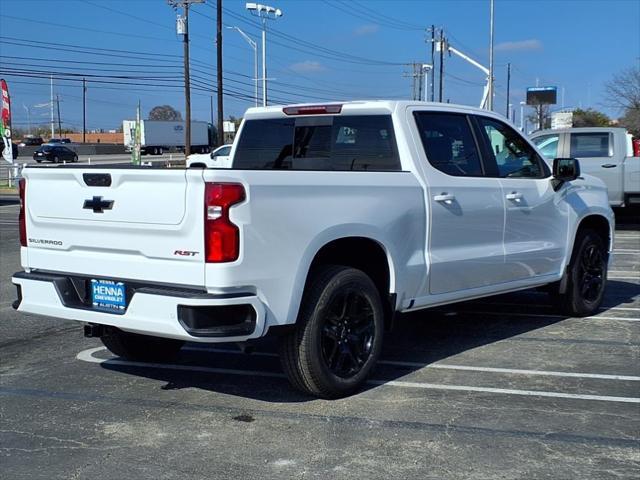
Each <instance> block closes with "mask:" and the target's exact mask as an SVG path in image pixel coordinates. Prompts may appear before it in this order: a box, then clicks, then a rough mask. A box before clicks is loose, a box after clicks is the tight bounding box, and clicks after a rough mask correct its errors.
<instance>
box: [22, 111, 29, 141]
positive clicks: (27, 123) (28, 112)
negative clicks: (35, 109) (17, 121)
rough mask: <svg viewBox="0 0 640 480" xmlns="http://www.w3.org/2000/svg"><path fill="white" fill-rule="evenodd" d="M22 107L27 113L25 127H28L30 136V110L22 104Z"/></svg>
mask: <svg viewBox="0 0 640 480" xmlns="http://www.w3.org/2000/svg"><path fill="white" fill-rule="evenodd" d="M22 106H23V107H24V109H25V110H26V111H27V125H29V135H31V110H30V109H29V107H27V106H26V105H25V104H24V103H23V104H22Z"/></svg>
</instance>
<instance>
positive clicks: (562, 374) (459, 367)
mask: <svg viewBox="0 0 640 480" xmlns="http://www.w3.org/2000/svg"><path fill="white" fill-rule="evenodd" d="M183 350H191V351H196V352H215V353H229V354H232V355H244V353H243V352H241V351H240V350H226V349H223V348H207V347H184V348H183ZM251 355H252V356H259V357H278V354H277V353H271V352H253V353H251ZM378 363H379V364H380V365H393V366H399V367H412V368H414V367H417V368H429V369H436V370H438V369H440V370H464V371H471V372H489V373H508V374H515V375H542V376H548V377H567V378H596V379H599V380H621V381H629V382H640V377H636V376H633V375H609V374H604V373H578V372H557V371H552V370H525V369H521V368H497V367H476V366H471V365H453V364H448V363H430V364H427V365H425V364H424V363H422V362H406V361H400V360H378Z"/></svg>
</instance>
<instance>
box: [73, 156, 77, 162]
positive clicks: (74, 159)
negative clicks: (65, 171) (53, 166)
mask: <svg viewBox="0 0 640 480" xmlns="http://www.w3.org/2000/svg"><path fill="white" fill-rule="evenodd" d="M77 161H78V155H74V156H73V162H74V163H75V162H77Z"/></svg>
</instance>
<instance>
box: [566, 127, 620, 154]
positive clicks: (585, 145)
mask: <svg viewBox="0 0 640 480" xmlns="http://www.w3.org/2000/svg"><path fill="white" fill-rule="evenodd" d="M569 155H570V156H571V157H575V158H585V157H610V156H611V146H610V135H609V133H607V132H604V133H600V132H584V133H572V134H571V152H570V154H569Z"/></svg>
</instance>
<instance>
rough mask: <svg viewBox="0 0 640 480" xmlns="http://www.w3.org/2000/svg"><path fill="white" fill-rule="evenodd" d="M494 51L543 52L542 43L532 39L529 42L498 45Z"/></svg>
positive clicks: (520, 41) (521, 41) (522, 41)
mask: <svg viewBox="0 0 640 480" xmlns="http://www.w3.org/2000/svg"><path fill="white" fill-rule="evenodd" d="M494 50H495V51H496V52H516V51H522V50H542V42H541V41H540V40H538V39H535V38H532V39H529V40H519V41H517V42H502V43H498V44H497V45H496V46H495V47H494Z"/></svg>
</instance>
